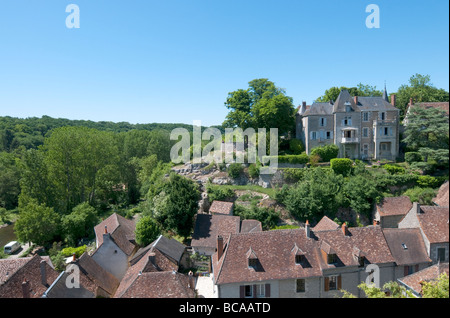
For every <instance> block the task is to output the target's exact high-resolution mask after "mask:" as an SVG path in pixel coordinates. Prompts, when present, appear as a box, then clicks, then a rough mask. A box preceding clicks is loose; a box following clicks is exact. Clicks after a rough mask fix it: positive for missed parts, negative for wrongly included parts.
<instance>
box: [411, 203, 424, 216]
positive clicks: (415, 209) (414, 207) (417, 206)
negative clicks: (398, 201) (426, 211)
mask: <svg viewBox="0 0 450 318" xmlns="http://www.w3.org/2000/svg"><path fill="white" fill-rule="evenodd" d="M412 208H413V209H414V211H416V214H421V213H422V209H421V208H420V204H419V203H417V202H414V203H413V207H412Z"/></svg>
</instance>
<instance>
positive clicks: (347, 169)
mask: <svg viewBox="0 0 450 318" xmlns="http://www.w3.org/2000/svg"><path fill="white" fill-rule="evenodd" d="M330 166H331V169H332V170H333V171H334V173H337V174H341V175H343V176H348V175H350V173H351V172H352V167H353V161H351V160H350V159H348V158H339V159H337V158H335V159H331V161H330Z"/></svg>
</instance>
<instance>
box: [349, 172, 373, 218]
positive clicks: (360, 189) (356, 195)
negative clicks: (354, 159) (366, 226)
mask: <svg viewBox="0 0 450 318" xmlns="http://www.w3.org/2000/svg"><path fill="white" fill-rule="evenodd" d="M343 191H344V195H345V198H346V201H347V202H348V205H349V206H350V207H351V208H352V209H353V210H354V211H355V212H356V213H360V214H363V215H365V216H367V217H368V218H370V215H371V213H372V210H373V207H374V205H375V204H376V203H377V202H379V201H380V200H381V197H382V194H381V193H380V192H379V191H378V190H377V187H376V183H375V180H373V179H371V178H370V177H369V174H357V175H355V176H351V177H349V178H348V179H347V180H345V182H344V186H343Z"/></svg>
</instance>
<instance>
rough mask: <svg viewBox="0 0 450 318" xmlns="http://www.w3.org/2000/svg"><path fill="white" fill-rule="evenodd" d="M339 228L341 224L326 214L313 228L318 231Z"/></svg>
mask: <svg viewBox="0 0 450 318" xmlns="http://www.w3.org/2000/svg"><path fill="white" fill-rule="evenodd" d="M337 228H339V224H337V223H336V222H334V221H333V220H331V219H330V218H329V217H327V216H324V217H323V218H322V219H321V220H320V221H319V223H317V224H316V226H315V227H314V228H313V230H314V231H315V232H317V231H328V230H336V229H337Z"/></svg>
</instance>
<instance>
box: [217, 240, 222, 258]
mask: <svg viewBox="0 0 450 318" xmlns="http://www.w3.org/2000/svg"><path fill="white" fill-rule="evenodd" d="M222 255H223V237H222V236H220V235H219V236H217V260H220V258H221V257H222Z"/></svg>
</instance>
